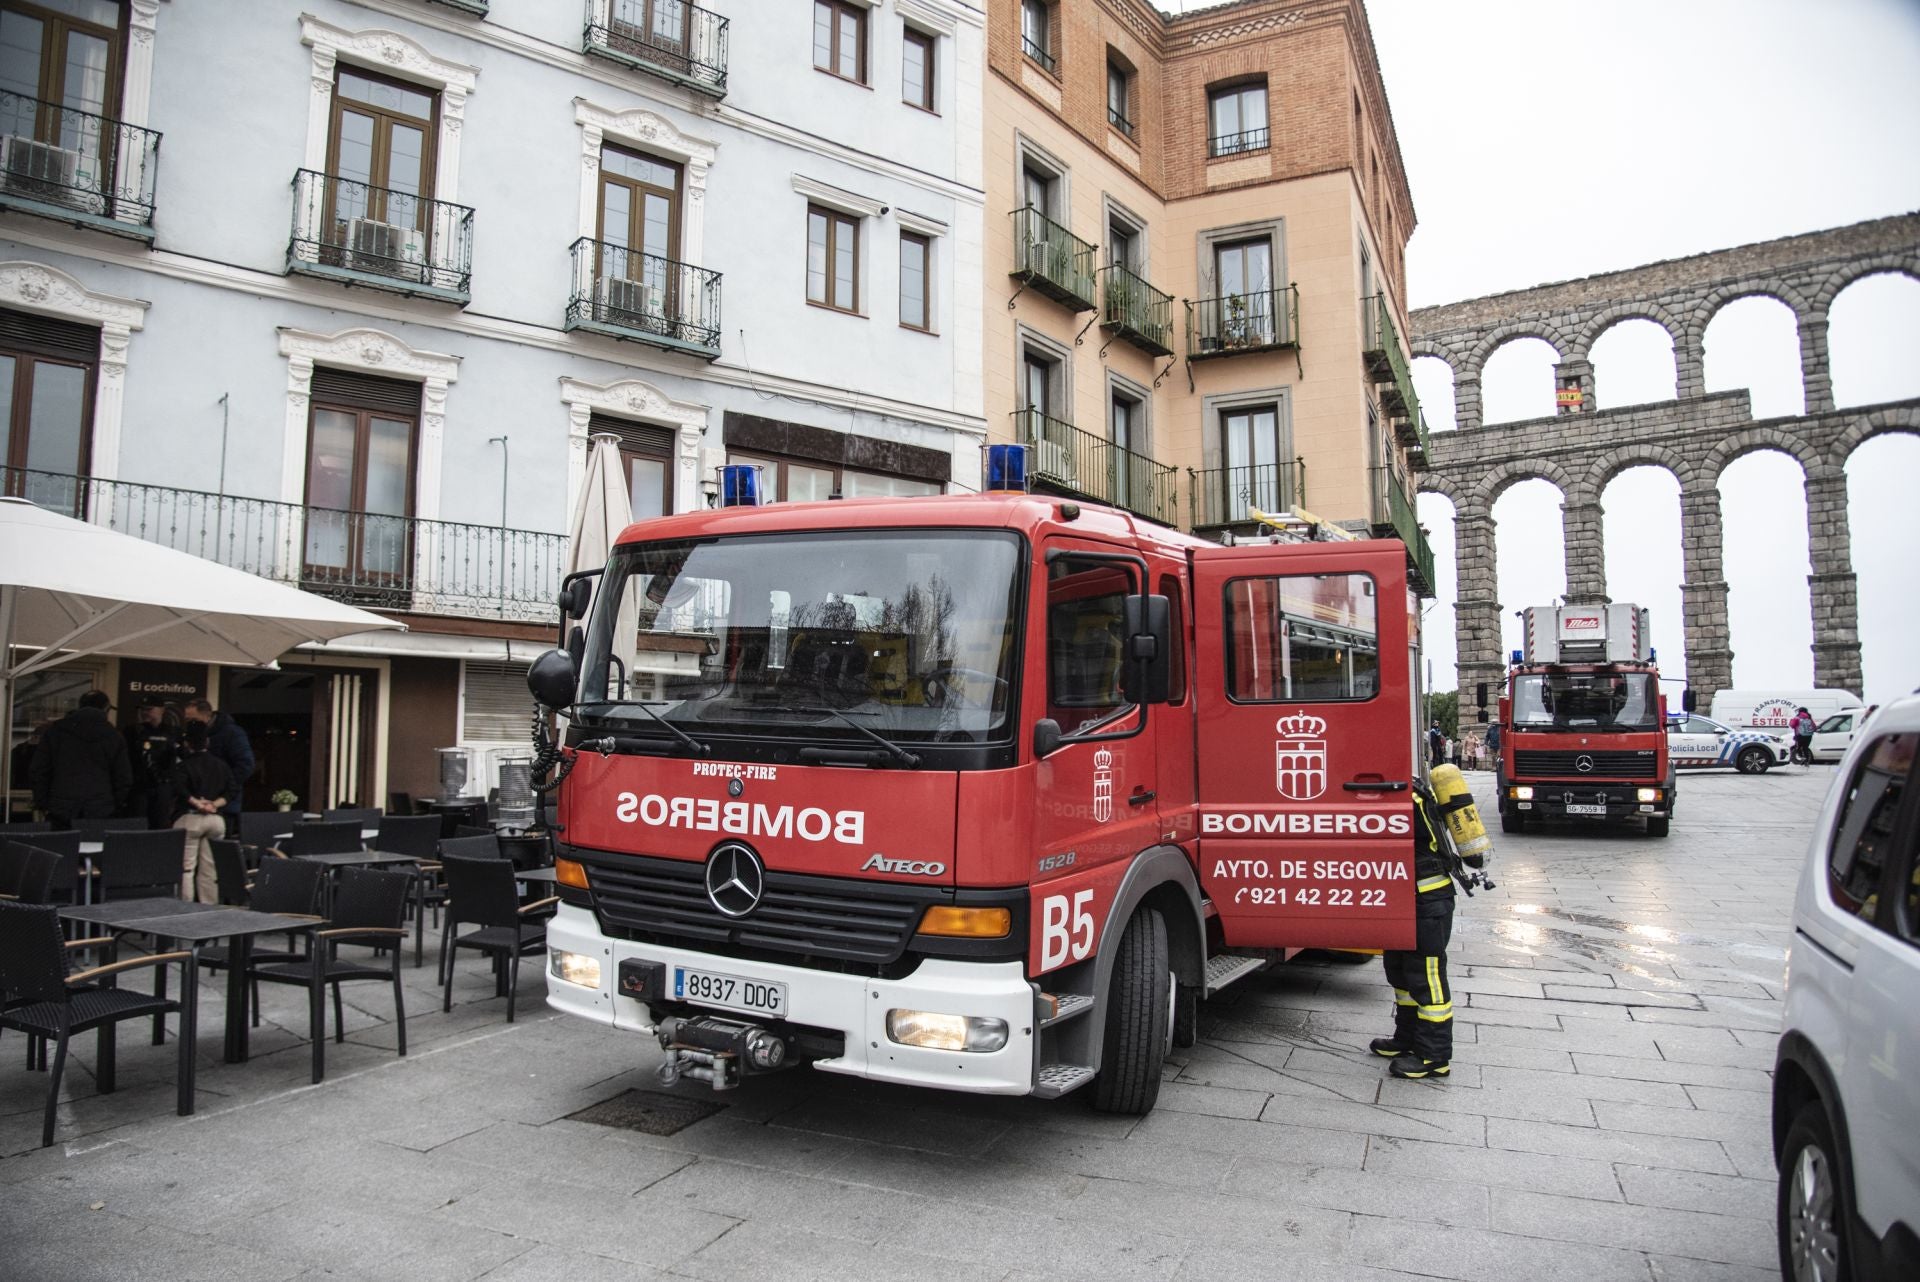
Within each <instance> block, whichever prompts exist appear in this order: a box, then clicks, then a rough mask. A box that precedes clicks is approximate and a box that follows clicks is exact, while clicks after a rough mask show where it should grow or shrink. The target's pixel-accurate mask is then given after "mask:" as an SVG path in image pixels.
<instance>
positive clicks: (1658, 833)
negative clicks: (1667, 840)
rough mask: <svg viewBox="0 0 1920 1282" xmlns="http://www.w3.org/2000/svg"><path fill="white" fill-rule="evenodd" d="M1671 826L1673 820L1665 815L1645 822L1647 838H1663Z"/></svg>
mask: <svg viewBox="0 0 1920 1282" xmlns="http://www.w3.org/2000/svg"><path fill="white" fill-rule="evenodd" d="M1672 826H1673V820H1672V819H1671V818H1669V817H1668V816H1666V815H1661V816H1659V817H1658V818H1654V819H1649V820H1647V836H1649V837H1664V836H1666V835H1667V829H1668V828H1670V827H1672Z"/></svg>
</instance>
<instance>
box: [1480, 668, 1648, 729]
mask: <svg viewBox="0 0 1920 1282" xmlns="http://www.w3.org/2000/svg"><path fill="white" fill-rule="evenodd" d="M1513 727H1514V729H1516V730H1588V731H1591V730H1602V731H1621V730H1657V729H1659V712H1658V707H1657V703H1656V700H1655V699H1654V686H1653V675H1652V674H1651V673H1647V672H1542V673H1523V674H1522V675H1520V676H1516V677H1515V678H1514V679H1513Z"/></svg>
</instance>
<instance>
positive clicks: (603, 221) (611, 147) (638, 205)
mask: <svg viewBox="0 0 1920 1282" xmlns="http://www.w3.org/2000/svg"><path fill="white" fill-rule="evenodd" d="M609 151H613V152H618V153H620V154H621V155H624V156H632V157H634V158H635V159H637V160H645V161H648V162H649V163H652V164H656V165H664V166H665V167H667V168H668V169H671V170H673V173H674V185H673V189H672V190H671V191H669V190H667V189H666V188H664V187H657V186H655V185H654V184H652V183H649V182H643V181H641V180H640V179H637V178H627V177H624V176H622V175H615V174H610V173H609V172H608V171H607V165H606V159H605V157H606V153H608V152H609ZM600 154H601V162H600V164H599V165H597V166H596V169H597V170H598V173H599V180H598V181H597V182H596V183H595V184H594V188H593V200H594V211H593V233H594V256H595V260H596V261H595V264H594V266H595V271H594V276H595V278H596V279H600V278H601V277H602V276H603V273H604V268H603V267H602V265H601V263H600V262H599V261H598V260H599V259H600V258H602V257H603V256H604V255H605V254H606V246H607V244H608V242H607V184H608V183H613V184H616V185H617V186H621V187H625V188H626V189H627V191H628V192H630V193H631V198H632V200H633V204H632V206H631V207H630V208H629V210H628V214H627V217H628V227H627V233H628V236H629V238H630V239H631V237H632V233H633V225H632V220H633V219H635V218H639V219H640V220H641V222H642V224H644V222H645V219H646V215H645V213H644V210H645V208H646V206H645V200H646V196H647V194H648V193H653V194H656V195H663V196H665V197H666V198H667V252H666V253H664V254H661V255H659V257H661V258H664V259H666V260H667V261H668V262H669V263H678V262H680V261H681V259H680V223H681V220H682V217H683V214H684V210H683V207H682V197H683V194H684V193H685V191H686V167H685V166H684V165H682V164H681V163H680V162H679V161H676V160H669V159H667V158H666V157H664V156H656V155H653V154H652V153H651V152H645V151H641V150H640V149H639V148H637V147H623V146H621V145H620V144H618V143H612V142H605V143H602V144H601V146H600ZM651 252H652V251H651V250H648V249H645V248H640V249H635V248H634V247H633V246H632V245H631V244H629V245H628V246H627V247H626V250H625V253H626V257H627V263H628V272H629V275H628V276H627V278H626V279H629V280H639V279H640V278H639V277H638V276H634V275H632V274H631V272H632V264H633V259H634V256H635V255H641V256H644V255H646V254H648V253H651ZM677 277H678V274H677V273H675V272H673V271H668V273H667V294H668V298H669V300H671V299H672V298H673V297H674V295H675V292H676V290H677V288H678V284H679V282H678V279H677ZM668 306H669V307H671V302H669V303H668ZM674 314H676V315H677V314H678V313H677V312H676V313H674Z"/></svg>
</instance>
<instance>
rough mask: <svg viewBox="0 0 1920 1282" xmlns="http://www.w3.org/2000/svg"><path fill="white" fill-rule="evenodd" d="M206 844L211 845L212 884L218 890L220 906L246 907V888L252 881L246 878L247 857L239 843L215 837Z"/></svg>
mask: <svg viewBox="0 0 1920 1282" xmlns="http://www.w3.org/2000/svg"><path fill="white" fill-rule="evenodd" d="M207 844H208V845H209V846H211V847H213V876H214V884H215V886H216V887H217V888H218V890H219V898H220V903H221V906H222V907H226V908H244V907H246V905H247V890H248V888H249V886H250V885H251V884H252V883H250V882H249V881H248V880H247V857H246V855H245V854H244V853H242V848H241V845H240V843H239V842H237V841H228V840H226V839H224V838H219V837H216V838H214V839H213V840H212V841H210V842H208V843H207Z"/></svg>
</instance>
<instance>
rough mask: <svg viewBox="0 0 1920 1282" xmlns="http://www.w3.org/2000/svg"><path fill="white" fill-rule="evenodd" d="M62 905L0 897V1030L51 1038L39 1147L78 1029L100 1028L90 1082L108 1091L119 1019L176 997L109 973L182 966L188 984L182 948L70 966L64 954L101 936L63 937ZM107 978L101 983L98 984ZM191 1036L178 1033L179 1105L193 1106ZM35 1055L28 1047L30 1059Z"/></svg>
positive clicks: (172, 1005)
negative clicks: (139, 988) (127, 984)
mask: <svg viewBox="0 0 1920 1282" xmlns="http://www.w3.org/2000/svg"><path fill="white" fill-rule="evenodd" d="M58 913H59V910H58V909H57V908H55V907H53V906H52V905H51V904H46V905H40V904H14V903H5V902H0V1002H4V1005H3V1006H0V1029H5V1028H12V1029H16V1030H18V1031H20V1032H22V1033H25V1034H26V1035H27V1037H28V1038H29V1042H30V1044H31V1040H32V1039H41V1040H43V1041H46V1042H51V1043H53V1047H54V1051H53V1073H52V1077H51V1079H50V1080H49V1081H48V1083H47V1105H46V1113H45V1116H44V1120H43V1121H42V1122H41V1126H40V1147H41V1148H46V1147H48V1146H49V1145H51V1144H52V1143H53V1123H54V1118H55V1116H56V1113H57V1110H58V1107H59V1104H60V1078H61V1076H62V1074H64V1073H65V1071H66V1067H67V1044H68V1042H69V1041H70V1040H71V1039H72V1037H73V1035H74V1034H75V1033H84V1032H86V1031H88V1030H89V1029H98V1030H99V1050H98V1055H97V1057H96V1062H95V1065H94V1074H93V1075H94V1082H95V1084H96V1085H97V1086H98V1088H99V1090H100V1093H101V1094H102V1095H107V1094H111V1093H112V1092H113V1089H114V1086H115V1081H114V1033H115V1031H116V1030H117V1027H118V1025H119V1024H120V1022H121V1021H122V1020H128V1019H144V1018H148V1017H152V1018H155V1019H159V1018H162V1017H164V1016H165V1015H166V1014H167V1012H169V1011H177V1010H179V1009H180V1003H179V1002H177V1001H170V1000H168V999H167V998H165V997H163V996H156V995H154V994H152V993H137V992H132V991H128V990H122V989H119V988H116V987H114V986H113V983H112V981H113V977H114V976H116V975H118V974H119V973H120V972H121V971H124V970H131V969H133V968H134V967H137V966H162V967H164V966H170V965H174V964H179V965H180V966H181V988H182V990H183V991H184V989H185V987H186V973H185V964H186V962H187V960H188V957H189V954H188V953H185V952H171V953H155V954H153V955H151V956H147V957H136V958H133V959H131V960H129V961H123V962H108V963H106V964H105V965H100V966H94V967H91V968H90V969H87V970H82V971H76V972H73V973H71V974H69V973H68V971H67V952H68V949H69V948H70V947H74V946H78V945H80V944H90V945H99V944H101V943H102V942H107V941H102V940H75V941H73V943H72V944H69V943H68V942H67V941H66V940H64V939H62V938H61V935H60V918H59V915H58ZM98 981H105V982H98ZM192 1042H193V1039H192V1038H189V1037H184V1036H183V1037H182V1038H180V1066H179V1068H178V1069H176V1071H177V1072H179V1073H180V1077H179V1091H180V1111H181V1112H183V1113H184V1112H186V1111H188V1110H189V1108H190V1107H191V1105H192V1098H191V1093H192V1090H193V1085H192V1080H193V1079H192V1075H191V1074H190V1073H188V1072H187V1071H186V1069H187V1068H188V1067H189V1060H188V1058H187V1057H188V1056H189V1055H190V1054H191V1053H192ZM31 1058H32V1052H31V1049H30V1050H29V1059H31Z"/></svg>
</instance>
